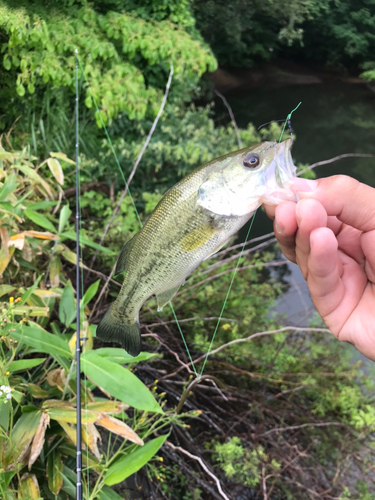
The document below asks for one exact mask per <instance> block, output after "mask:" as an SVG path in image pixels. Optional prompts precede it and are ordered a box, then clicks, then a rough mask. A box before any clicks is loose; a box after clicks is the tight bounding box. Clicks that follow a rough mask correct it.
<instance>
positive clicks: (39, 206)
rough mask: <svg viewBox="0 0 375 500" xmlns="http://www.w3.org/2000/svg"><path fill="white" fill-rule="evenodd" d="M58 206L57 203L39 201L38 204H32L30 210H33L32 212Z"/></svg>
mask: <svg viewBox="0 0 375 500" xmlns="http://www.w3.org/2000/svg"><path fill="white" fill-rule="evenodd" d="M56 205H57V201H48V200H44V201H37V202H36V203H32V204H31V205H29V206H28V208H31V210H40V209H44V208H50V207H55V206H56Z"/></svg>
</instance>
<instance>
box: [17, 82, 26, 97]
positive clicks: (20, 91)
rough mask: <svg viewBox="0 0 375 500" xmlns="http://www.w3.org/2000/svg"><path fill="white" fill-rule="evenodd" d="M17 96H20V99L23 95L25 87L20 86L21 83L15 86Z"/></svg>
mask: <svg viewBox="0 0 375 500" xmlns="http://www.w3.org/2000/svg"><path fill="white" fill-rule="evenodd" d="M16 90H17V94H18V95H19V96H20V97H23V96H24V95H25V92H26V91H25V87H24V86H23V85H22V83H20V84H19V85H17V88H16Z"/></svg>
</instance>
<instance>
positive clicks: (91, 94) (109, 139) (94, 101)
mask: <svg viewBox="0 0 375 500" xmlns="http://www.w3.org/2000/svg"><path fill="white" fill-rule="evenodd" d="M78 65H79V67H80V69H81V71H82V75H83V78H84V80H85V82H86V84H87V88H88V90H89V93H90V96H91V99H92V101H93V103H94V106H95V109H96V112H97V114H98V116H99V118H100V123H101V125H102V127H103V129H104V132H105V135H106V137H107V140H108V143H109V145H110V148H111V151H112V154H113V156H114V158H115V161H116V165H117V167H118V169H119V171H120V174H121V177H122V180H123V181H124V184H125V186H127V189H128V194H129V198H130V200H131V204H132V206H133V209H134V212H135V214H136V216H137V219H138V222H139V225H140V227H141V228H142V227H143V224H142V221H141V219H140V216H139V213H138V210H137V207H136V206H135V202H134V198H133V196H132V194H131V192H130V189H129V184H128V183H127V182H126V179H125V176H124V173H123V171H122V168H121V165H120V162H119V160H118V157H117V154H116V151H115V149H114V147H113V144H112V141H111V138H110V136H109V133H108V131H107V127H106V126H105V123H104V121H103V119H102V115H101V112H100V110H99V107H98V105H97V102H96V100H95V97H94V95H93V93H92V91H91V86H90V83H89V81H88V79H87V77H86V74H85V72H84V70H83V68H82V66H81V63H80V61H79V59H78ZM169 84H170V81H169V82H168V83H167V87H168V85H169ZM169 304H170V307H171V309H172V313H173V315H174V318H175V321H176V325H177V328H178V330H179V332H180V335H181V338H182V340H183V343H184V346H185V349H186V352H187V354H188V357H189V360H190V362H191V364H192V368H193V371H194V373H195V375H198V372H197V370H196V368H195V366H194V362H193V359H192V357H191V354H190V351H189V348H188V346H187V343H186V340H185V337H184V334H183V332H182V329H181V326H180V324H179V322H178V319H177V316H176V313H175V311H174V308H173V305H172V303H171V302H170V303H169Z"/></svg>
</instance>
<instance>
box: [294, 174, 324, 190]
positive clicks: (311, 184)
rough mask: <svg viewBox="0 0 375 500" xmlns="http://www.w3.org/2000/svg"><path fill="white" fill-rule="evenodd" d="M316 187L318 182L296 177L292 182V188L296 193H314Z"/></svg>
mask: <svg viewBox="0 0 375 500" xmlns="http://www.w3.org/2000/svg"><path fill="white" fill-rule="evenodd" d="M317 186H318V181H315V180H314V179H301V178H300V177H296V178H295V179H294V182H293V188H294V189H295V190H296V191H302V192H303V191H314V189H316V188H317Z"/></svg>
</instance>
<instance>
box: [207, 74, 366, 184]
mask: <svg viewBox="0 0 375 500" xmlns="http://www.w3.org/2000/svg"><path fill="white" fill-rule="evenodd" d="M225 97H226V99H227V100H228V102H229V104H230V105H231V107H232V109H233V112H234V115H235V117H236V120H237V123H238V125H239V126H240V127H242V128H246V127H247V124H248V123H249V122H251V123H253V124H254V125H255V126H257V127H258V126H259V125H261V124H263V123H266V122H268V121H271V120H278V119H282V118H285V117H286V116H287V114H288V113H289V112H290V111H291V110H292V109H294V108H295V106H296V105H297V104H298V103H299V102H300V101H301V102H302V105H301V106H300V108H299V109H298V110H297V111H296V112H295V113H294V114H293V117H292V126H293V130H294V132H295V134H296V135H297V140H296V142H295V144H294V146H293V158H294V161H295V162H296V163H304V164H311V163H315V162H317V161H321V160H325V159H328V158H332V157H333V156H337V155H340V154H344V153H371V154H375V141H374V136H375V93H374V92H372V91H371V90H369V89H368V88H367V87H366V85H364V84H363V85H362V84H350V83H344V82H334V83H321V84H313V85H295V86H287V87H280V88H276V89H275V88H259V89H251V90H246V89H236V90H233V91H230V92H227V93H226V94H225ZM216 115H217V117H219V120H222V121H226V122H227V121H229V120H228V113H227V110H226V109H225V108H224V107H223V104H222V102H221V100H219V99H218V100H217V101H216ZM275 140H278V137H277V138H276V137H275ZM316 173H317V175H318V176H319V177H326V176H328V175H333V174H338V173H340V174H347V175H351V176H353V177H355V178H357V179H358V180H360V181H362V182H365V183H367V184H370V185H372V186H375V158H351V159H345V160H340V161H338V162H336V163H333V164H329V165H325V166H323V167H319V168H318V169H317V170H316Z"/></svg>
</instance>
